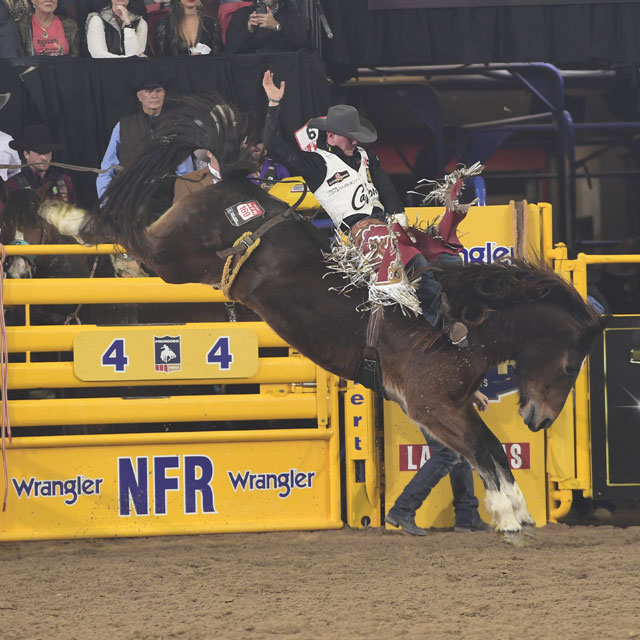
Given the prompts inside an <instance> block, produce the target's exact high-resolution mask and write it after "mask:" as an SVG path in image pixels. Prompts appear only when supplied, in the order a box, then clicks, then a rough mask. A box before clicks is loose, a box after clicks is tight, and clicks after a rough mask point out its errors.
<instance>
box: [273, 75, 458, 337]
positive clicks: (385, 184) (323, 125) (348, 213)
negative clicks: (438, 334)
mask: <svg viewBox="0 0 640 640" xmlns="http://www.w3.org/2000/svg"><path fill="white" fill-rule="evenodd" d="M262 85H263V87H264V90H265V93H266V95H267V98H268V100H269V106H268V109H267V116H266V119H265V126H264V135H263V141H264V145H265V147H266V148H267V149H268V151H269V153H270V154H272V155H273V156H274V157H275V158H276V159H277V160H280V161H281V162H283V163H284V164H285V165H286V166H287V167H288V169H289V170H290V171H291V172H292V173H293V174H294V175H301V176H302V177H303V178H304V179H305V182H306V183H307V186H308V187H309V189H310V190H311V191H312V192H313V194H314V195H315V197H316V199H317V200H318V202H319V203H320V204H321V205H322V207H323V208H324V210H325V211H326V212H327V214H328V215H329V217H330V218H331V220H332V221H333V223H334V224H335V225H336V227H338V228H339V229H341V230H342V231H344V232H345V233H350V232H351V229H352V228H353V227H354V225H356V224H357V223H358V222H360V221H362V220H364V219H365V218H368V217H375V218H379V219H380V220H386V216H387V214H389V215H392V217H393V218H394V219H395V221H396V222H398V223H399V224H400V225H401V226H402V227H403V228H406V227H408V221H407V217H406V215H405V213H404V205H403V203H402V201H401V200H400V196H399V195H398V193H397V191H396V190H395V188H394V186H393V184H392V183H391V179H390V178H389V176H388V175H387V173H386V171H385V170H384V169H383V168H382V166H381V165H380V160H379V158H378V156H377V155H376V154H375V153H374V152H373V151H372V150H371V149H369V148H365V147H363V146H360V145H364V144H369V143H372V142H375V141H376V140H377V137H378V134H377V132H376V129H375V127H374V126H373V124H371V122H369V121H368V120H366V119H365V118H362V117H360V114H359V113H358V110H357V109H356V108H355V107H352V106H350V105H346V104H339V105H334V106H332V107H330V108H329V111H328V112H327V115H326V116H324V117H320V118H312V119H311V120H310V121H309V123H308V124H307V128H308V129H311V130H312V131H313V130H317V132H318V134H317V139H316V140H315V142H316V145H315V148H313V147H312V148H311V149H310V150H309V151H307V150H302V149H296V148H294V147H293V146H292V145H290V144H288V143H287V142H286V141H285V140H284V139H283V136H282V132H281V128H280V123H279V106H280V101H281V100H282V98H283V96H284V90H285V83H284V81H283V82H281V83H280V84H279V85H276V84H275V83H274V81H273V73H272V72H271V71H266V72H265V74H264V78H263V81H262ZM409 245H410V242H409ZM405 253H406V255H408V256H410V259H407V262H406V263H405V265H404V266H405V268H406V269H407V270H416V271H417V270H420V271H422V274H421V276H420V281H419V283H418V287H417V290H416V295H417V297H418V300H419V301H420V304H421V307H422V315H423V316H424V318H425V320H426V321H427V322H428V323H429V325H431V326H432V327H434V328H440V329H443V330H446V331H447V333H448V335H449V340H450V341H451V342H452V343H453V344H455V345H459V346H466V336H467V329H466V327H465V326H464V325H463V324H462V323H460V322H452V321H450V319H449V318H448V315H447V314H448V304H447V302H446V296H444V295H443V293H442V287H441V285H440V283H439V282H438V281H437V280H436V279H435V278H434V277H433V273H432V271H431V270H430V269H428V268H427V267H428V262H427V259H426V258H425V257H424V255H423V254H422V253H421V252H420V251H419V250H418V249H416V248H413V247H411V246H408V247H407V249H406V252H405ZM423 269H425V270H423Z"/></svg>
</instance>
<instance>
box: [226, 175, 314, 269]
mask: <svg viewBox="0 0 640 640" xmlns="http://www.w3.org/2000/svg"><path fill="white" fill-rule="evenodd" d="M302 185H303V187H304V188H303V190H302V193H301V194H300V196H299V197H298V199H297V200H296V201H295V202H294V203H293V204H292V205H291V206H290V207H289V208H288V209H287V210H286V211H283V212H282V213H279V214H278V215H277V216H274V217H273V218H271V220H267V221H266V222H265V223H263V224H262V225H260V226H259V227H258V228H257V229H256V230H255V231H254V232H253V233H245V234H243V235H242V236H241V238H239V240H241V241H242V243H239V242H238V240H236V241H235V242H234V243H233V246H232V247H229V248H228V249H223V250H222V251H216V255H217V256H218V258H228V257H229V256H232V255H235V254H236V253H240V252H241V251H246V250H247V249H248V248H249V247H250V246H251V245H252V244H254V242H256V241H257V240H259V239H260V238H261V237H262V236H263V235H264V234H265V233H267V231H269V229H272V228H273V227H275V226H276V225H277V224H280V223H281V222H283V221H284V220H288V219H289V218H292V217H293V216H295V215H296V209H297V208H298V206H299V205H300V203H301V202H302V201H303V200H304V199H305V197H306V195H307V191H308V187H307V184H306V182H304V181H303V182H302Z"/></svg>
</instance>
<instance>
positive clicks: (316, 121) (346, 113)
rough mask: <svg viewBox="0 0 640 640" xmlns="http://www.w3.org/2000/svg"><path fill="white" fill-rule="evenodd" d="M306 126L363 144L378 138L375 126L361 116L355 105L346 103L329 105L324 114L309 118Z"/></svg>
mask: <svg viewBox="0 0 640 640" xmlns="http://www.w3.org/2000/svg"><path fill="white" fill-rule="evenodd" d="M308 126H309V127H315V128H316V129H320V131H328V132H330V133H337V134H338V135H341V136H346V137H347V138H352V139H353V140H355V141H356V142H361V143H363V144H367V143H369V142H375V141H376V140H377V139H378V132H377V131H376V128H375V127H374V126H373V125H372V124H371V123H370V122H369V121H368V120H366V119H365V118H361V117H360V114H359V113H358V110H357V109H356V108H355V107H352V106H351V105H348V104H336V105H334V106H333V107H329V111H328V112H327V115H326V116H323V117H321V118H311V120H309V125H308Z"/></svg>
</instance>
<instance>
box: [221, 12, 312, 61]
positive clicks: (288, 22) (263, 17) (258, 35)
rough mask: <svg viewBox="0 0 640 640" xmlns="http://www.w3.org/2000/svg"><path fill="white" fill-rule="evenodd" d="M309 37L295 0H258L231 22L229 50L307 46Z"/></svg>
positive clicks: (263, 50) (272, 50)
mask: <svg viewBox="0 0 640 640" xmlns="http://www.w3.org/2000/svg"><path fill="white" fill-rule="evenodd" d="M308 43H309V39H308V37H307V30H306V28H305V26H304V22H303V20H302V17H301V15H300V12H299V11H298V7H297V6H296V3H295V0H264V1H259V0H256V1H255V2H254V3H253V6H250V7H241V8H240V9H238V10H237V11H236V12H235V13H234V14H233V16H232V17H231V21H230V22H229V27H228V28H227V34H226V49H227V51H228V52H229V53H279V52H283V51H296V50H298V49H302V48H304V47H307V46H308Z"/></svg>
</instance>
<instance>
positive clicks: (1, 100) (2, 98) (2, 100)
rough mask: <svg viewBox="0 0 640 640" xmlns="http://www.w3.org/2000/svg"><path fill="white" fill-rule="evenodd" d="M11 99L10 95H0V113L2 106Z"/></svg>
mask: <svg viewBox="0 0 640 640" xmlns="http://www.w3.org/2000/svg"><path fill="white" fill-rule="evenodd" d="M10 97H11V94H10V93H0V111H2V109H4V105H5V104H7V102H9V98H10Z"/></svg>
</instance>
